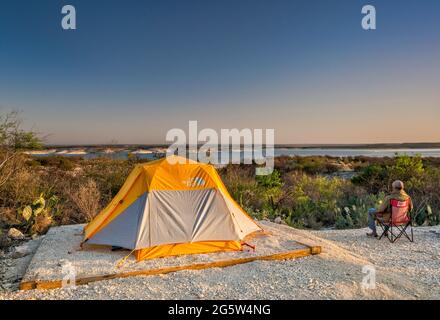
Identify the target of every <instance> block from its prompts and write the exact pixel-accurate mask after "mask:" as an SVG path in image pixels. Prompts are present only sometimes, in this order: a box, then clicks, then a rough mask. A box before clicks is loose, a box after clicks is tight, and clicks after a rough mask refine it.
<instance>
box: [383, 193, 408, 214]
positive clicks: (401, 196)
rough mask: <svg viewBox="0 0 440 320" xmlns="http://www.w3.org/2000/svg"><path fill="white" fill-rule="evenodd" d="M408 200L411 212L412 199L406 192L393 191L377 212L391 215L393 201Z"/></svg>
mask: <svg viewBox="0 0 440 320" xmlns="http://www.w3.org/2000/svg"><path fill="white" fill-rule="evenodd" d="M408 199H409V211H411V210H412V209H413V204H412V200H411V197H410V196H409V195H408V194H407V193H406V192H405V191H404V190H400V191H393V192H392V193H391V194H389V195H387V196H386V197H385V200H384V201H383V202H382V204H381V205H380V207H379V209H378V210H377V212H378V213H388V214H390V213H391V200H397V201H406V200H408Z"/></svg>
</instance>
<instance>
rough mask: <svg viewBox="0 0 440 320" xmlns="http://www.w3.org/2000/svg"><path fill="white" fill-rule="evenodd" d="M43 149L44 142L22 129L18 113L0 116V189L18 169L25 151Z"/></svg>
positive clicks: (34, 134) (13, 112) (33, 133)
mask: <svg viewBox="0 0 440 320" xmlns="http://www.w3.org/2000/svg"><path fill="white" fill-rule="evenodd" d="M41 148H42V141H41V139H40V138H39V137H38V135H37V134H36V133H35V132H32V131H26V130H23V129H22V122H21V119H20V117H19V114H18V112H17V111H12V112H9V113H7V114H4V115H0V187H1V186H3V185H4V184H5V183H6V182H7V181H8V179H9V178H10V177H11V176H12V175H13V173H14V172H15V171H16V170H17V169H18V167H19V165H20V161H19V160H20V157H22V153H23V151H24V150H34V149H41Z"/></svg>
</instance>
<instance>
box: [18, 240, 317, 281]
mask: <svg viewBox="0 0 440 320" xmlns="http://www.w3.org/2000/svg"><path fill="white" fill-rule="evenodd" d="M320 253H321V247H319V246H313V247H311V246H307V245H306V248H305V249H298V250H292V251H287V252H282V253H276V254H272V255H266V256H255V257H247V258H239V259H231V260H223V261H215V262H209V263H196V264H192V265H184V266H174V267H164V268H159V269H150V270H139V271H129V272H120V273H113V274H108V275H101V276H93V277H84V278H78V279H76V285H84V284H88V283H92V282H96V281H102V280H110V279H117V278H128V277H135V276H149V275H158V274H167V273H171V272H177V271H182V270H202V269H208V268H225V267H229V266H233V265H237V264H243V263H249V262H253V261H259V260H260V261H270V260H288V259H295V258H302V257H306V256H310V255H316V254H320ZM61 287H62V280H54V281H38V280H36V281H26V282H22V283H20V290H33V289H42V290H47V289H57V288H61Z"/></svg>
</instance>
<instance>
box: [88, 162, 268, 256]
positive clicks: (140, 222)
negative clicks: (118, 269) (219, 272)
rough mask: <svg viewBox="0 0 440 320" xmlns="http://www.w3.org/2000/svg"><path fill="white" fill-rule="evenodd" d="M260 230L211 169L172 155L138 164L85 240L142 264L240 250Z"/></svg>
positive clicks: (90, 228) (92, 225)
mask: <svg viewBox="0 0 440 320" xmlns="http://www.w3.org/2000/svg"><path fill="white" fill-rule="evenodd" d="M259 230H261V228H260V227H259V226H258V225H257V224H256V223H255V222H254V221H253V220H252V218H250V217H249V216H248V215H247V214H246V212H244V210H243V209H242V208H240V206H239V205H238V204H237V203H236V202H235V201H234V200H233V198H232V197H231V196H230V195H229V193H228V191H227V189H226V187H225V185H224V184H223V182H222V181H221V178H220V176H219V175H218V173H217V171H216V170H215V168H214V167H213V166H211V165H209V164H202V163H198V162H195V161H192V160H189V159H186V158H182V157H178V156H171V157H166V158H163V159H159V160H156V161H152V162H148V163H145V164H140V165H137V166H136V167H135V168H134V170H133V171H132V172H131V174H130V175H129V176H128V178H127V180H126V182H125V183H124V185H123V186H122V188H121V190H120V191H119V192H118V194H117V195H116V196H115V198H114V199H113V200H112V201H111V202H110V204H109V205H108V206H107V207H106V208H105V209H104V210H103V211H102V212H101V213H100V214H98V215H97V216H96V217H95V218H94V219H93V221H91V222H90V223H89V224H88V225H87V226H86V227H85V229H84V233H85V237H84V242H86V241H87V242H88V243H94V244H104V245H115V246H121V247H124V248H127V249H132V250H134V251H135V256H136V258H137V259H138V260H143V259H151V258H157V257H164V256H172V255H180V254H194V253H208V252H216V251H230V250H240V249H241V245H240V240H242V239H244V237H246V236H247V235H248V234H250V233H253V232H255V231H259Z"/></svg>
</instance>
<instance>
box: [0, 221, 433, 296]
mask: <svg viewBox="0 0 440 320" xmlns="http://www.w3.org/2000/svg"><path fill="white" fill-rule="evenodd" d="M263 224H264V225H266V226H269V227H270V228H275V229H277V230H279V231H280V232H283V233H284V232H287V233H289V234H291V235H292V237H295V239H297V240H298V241H301V242H304V243H314V244H319V245H321V246H322V247H323V253H322V254H320V255H317V256H310V257H306V258H302V259H297V260H288V261H258V262H252V263H248V264H243V265H237V266H233V267H228V268H221V269H220V268H216V269H207V270H201V271H180V272H176V273H171V274H167V275H161V276H140V277H133V278H126V279H115V280H107V281H101V282H96V283H93V284H89V285H85V286H78V287H76V288H64V289H56V290H49V291H37V290H33V291H23V292H19V291H16V285H15V284H13V283H11V281H12V278H14V279H18V278H21V277H22V276H23V269H25V268H26V263H29V261H21V260H24V259H27V260H29V256H26V257H23V258H20V259H10V257H9V255H8V254H7V255H5V256H4V257H2V258H0V259H1V260H0V271H1V274H9V275H10V276H9V277H10V279H9V280H7V281H6V282H5V281H4V279H3V283H2V286H3V287H6V288H4V289H3V291H1V290H2V289H0V299H440V247H439V242H440V226H437V227H420V228H416V229H415V234H414V235H415V242H414V243H409V242H408V241H407V240H406V239H400V240H399V241H398V242H396V243H395V244H391V243H389V242H388V241H387V240H386V239H383V240H381V241H378V240H376V239H369V238H366V237H365V232H366V231H367V229H357V230H330V231H304V230H297V229H292V228H289V227H287V226H283V225H275V224H272V223H269V222H263ZM37 241H38V240H37ZM18 261H20V262H18ZM365 268H368V270H372V269H371V268H374V270H375V282H369V283H370V285H371V284H374V285H373V286H371V287H370V288H366V287H365V286H363V280H364V277H365V276H366V274H365V273H363V271H365ZM11 275H13V276H11ZM3 278H4V277H3ZM8 281H9V282H8ZM15 283H16V282H15ZM5 284H8V285H6V286H5ZM5 289H6V290H5Z"/></svg>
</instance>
